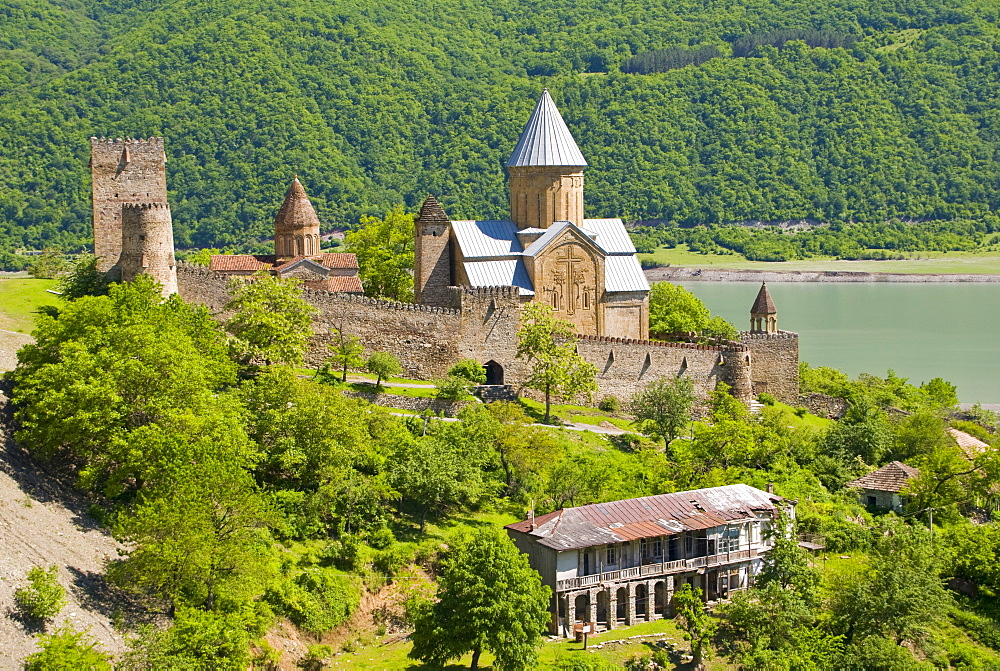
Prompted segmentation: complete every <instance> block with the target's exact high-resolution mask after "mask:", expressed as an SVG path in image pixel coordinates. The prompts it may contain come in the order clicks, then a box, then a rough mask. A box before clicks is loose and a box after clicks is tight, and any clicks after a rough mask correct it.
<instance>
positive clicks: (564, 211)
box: [507, 89, 587, 229]
mask: <svg viewBox="0 0 1000 671" xmlns="http://www.w3.org/2000/svg"><path fill="white" fill-rule="evenodd" d="M586 165H587V161H586V160H585V159H584V158H583V154H582V153H581V152H580V148H579V147H577V146H576V141H575V140H574V139H573V135H572V134H571V133H570V132H569V128H567V127H566V122H565V121H563V118H562V115H560V114H559V110H558V109H556V105H555V103H554V102H552V96H550V95H549V91H548V89H545V90H544V91H542V97H541V98H539V99H538V104H537V105H536V106H535V111H534V112H533V113H532V114H531V118H530V119H528V123H527V125H526V126H525V127H524V132H523V133H521V139H520V140H519V141H518V143H517V146H516V147H515V148H514V153H513V154H511V157H510V160H508V161H507V171H508V173H509V174H510V218H511V220H512V221H513V222H514V223H515V224H517V227H518V229H523V228H548V227H549V226H550V225H551V224H552V222H553V221H571V222H573V223H574V224H576V225H577V226H582V225H583V169H584V167H586Z"/></svg>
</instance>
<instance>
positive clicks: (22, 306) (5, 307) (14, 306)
mask: <svg viewBox="0 0 1000 671" xmlns="http://www.w3.org/2000/svg"><path fill="white" fill-rule="evenodd" d="M56 283H57V280H36V279H34V278H30V277H11V278H0V329H3V330H5V331H17V332H19V333H31V331H32V329H34V328H35V313H36V312H37V311H38V308H40V307H41V306H43V305H56V304H57V303H58V301H59V298H58V296H56V295H55V294H50V293H48V292H47V291H46V289H51V288H53V287H55V285H56Z"/></svg>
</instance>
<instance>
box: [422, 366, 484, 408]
mask: <svg viewBox="0 0 1000 671" xmlns="http://www.w3.org/2000/svg"><path fill="white" fill-rule="evenodd" d="M484 382H486V369H485V368H483V366H482V365H481V364H480V363H479V362H477V361H476V360H475V359H462V360H461V361H459V362H458V363H457V364H455V365H454V366H452V367H451V368H449V369H448V377H446V378H445V379H443V380H438V381H436V382H435V383H434V386H436V387H437V390H438V394H437V397H438V398H442V399H445V400H448V401H459V400H461V399H463V398H466V397H467V396H468V395H469V394H471V393H472V390H473V387H474V386H475V385H479V384H483V383H484Z"/></svg>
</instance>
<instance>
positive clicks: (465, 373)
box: [448, 359, 486, 384]
mask: <svg viewBox="0 0 1000 671" xmlns="http://www.w3.org/2000/svg"><path fill="white" fill-rule="evenodd" d="M448 377H460V378H462V379H463V380H468V381H469V382H474V383H475V384H485V383H486V369H485V368H483V366H482V365H481V364H480V363H479V362H478V361H476V360H475V359H462V360H461V361H459V362H458V363H456V364H455V365H454V366H452V367H451V368H450V369H448Z"/></svg>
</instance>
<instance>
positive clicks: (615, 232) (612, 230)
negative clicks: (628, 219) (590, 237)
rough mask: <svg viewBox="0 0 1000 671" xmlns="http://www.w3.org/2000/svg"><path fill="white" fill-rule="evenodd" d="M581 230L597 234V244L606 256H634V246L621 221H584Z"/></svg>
mask: <svg viewBox="0 0 1000 671" xmlns="http://www.w3.org/2000/svg"><path fill="white" fill-rule="evenodd" d="M583 230H584V231H585V232H588V233H597V240H596V241H595V242H597V244H599V245H600V246H601V249H603V250H604V251H606V252H607V253H608V254H635V245H633V244H632V238H630V237H629V235H628V231H626V230H625V222H623V221H622V220H621V219H584V220H583Z"/></svg>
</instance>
